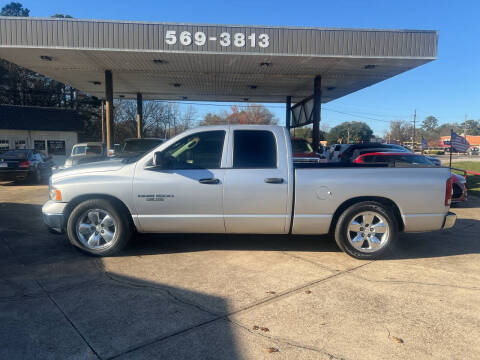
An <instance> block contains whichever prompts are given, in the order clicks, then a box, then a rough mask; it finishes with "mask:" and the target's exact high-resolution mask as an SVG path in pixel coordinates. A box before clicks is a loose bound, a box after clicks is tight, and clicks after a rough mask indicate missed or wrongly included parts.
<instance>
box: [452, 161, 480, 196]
mask: <svg viewBox="0 0 480 360" xmlns="http://www.w3.org/2000/svg"><path fill="white" fill-rule="evenodd" d="M452 167H455V168H457V169H462V170H469V171H475V172H477V173H480V162H475V161H459V162H452ZM455 172H456V173H459V172H458V171H455ZM459 174H460V175H463V174H462V173H459ZM467 189H468V193H469V194H472V195H475V196H479V197H480V175H470V174H468V175H467Z"/></svg>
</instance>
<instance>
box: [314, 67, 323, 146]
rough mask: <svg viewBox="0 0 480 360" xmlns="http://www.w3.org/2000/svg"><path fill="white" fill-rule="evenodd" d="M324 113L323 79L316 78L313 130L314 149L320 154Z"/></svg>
mask: <svg viewBox="0 0 480 360" xmlns="http://www.w3.org/2000/svg"><path fill="white" fill-rule="evenodd" d="M321 111H322V77H321V76H320V75H318V76H316V77H315V79H314V81H313V130H312V147H313V150H314V151H316V152H318V150H319V143H320V112H321Z"/></svg>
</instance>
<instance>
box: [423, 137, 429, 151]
mask: <svg viewBox="0 0 480 360" xmlns="http://www.w3.org/2000/svg"><path fill="white" fill-rule="evenodd" d="M426 148H428V142H427V140H425V138H424V137H423V136H422V150H425V149H426Z"/></svg>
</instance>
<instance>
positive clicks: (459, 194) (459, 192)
mask: <svg viewBox="0 0 480 360" xmlns="http://www.w3.org/2000/svg"><path fill="white" fill-rule="evenodd" d="M433 159H434V160H438V159H435V158H433ZM353 162H354V163H356V164H395V165H419V166H440V165H437V163H436V162H434V161H431V160H430V158H429V157H427V156H423V155H418V154H414V153H411V152H399V153H394V152H373V153H366V154H362V155H360V156H358V157H357V158H356V159H355V160H354V161H353ZM452 178H453V183H452V203H459V202H462V201H467V192H468V190H467V181H466V179H465V177H463V176H460V175H458V174H455V173H452Z"/></svg>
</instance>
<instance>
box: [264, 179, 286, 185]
mask: <svg viewBox="0 0 480 360" xmlns="http://www.w3.org/2000/svg"><path fill="white" fill-rule="evenodd" d="M265 182H266V183H267V184H283V179H282V178H265Z"/></svg>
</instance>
